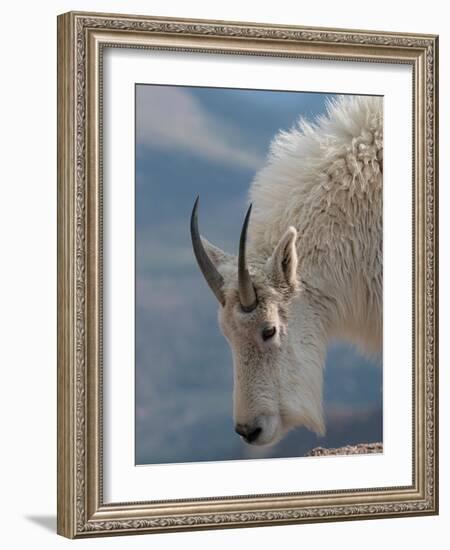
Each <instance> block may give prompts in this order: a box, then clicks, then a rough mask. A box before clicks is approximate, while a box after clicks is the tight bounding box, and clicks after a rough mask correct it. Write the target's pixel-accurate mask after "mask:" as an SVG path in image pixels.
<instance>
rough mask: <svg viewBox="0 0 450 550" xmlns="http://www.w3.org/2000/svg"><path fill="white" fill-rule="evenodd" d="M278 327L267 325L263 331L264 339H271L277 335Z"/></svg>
mask: <svg viewBox="0 0 450 550" xmlns="http://www.w3.org/2000/svg"><path fill="white" fill-rule="evenodd" d="M276 331H277V329H276V327H267V328H265V329H263V331H262V339H263V340H264V341H266V340H269V339H270V338H273V337H274V336H275V333H276Z"/></svg>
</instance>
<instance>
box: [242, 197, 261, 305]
mask: <svg viewBox="0 0 450 550" xmlns="http://www.w3.org/2000/svg"><path fill="white" fill-rule="evenodd" d="M251 211H252V205H250V206H249V208H248V210H247V214H246V216H245V219H244V225H243V226H242V230H241V238H240V240H239V260H238V282H239V301H240V302H241V307H242V309H243V310H244V311H245V312H247V313H248V312H250V311H253V310H254V309H255V308H256V306H257V305H258V299H257V297H256V292H255V288H254V286H253V283H252V279H251V277H250V273H249V272H248V269H247V260H246V257H245V246H246V242H247V227H248V222H249V220H250V213H251Z"/></svg>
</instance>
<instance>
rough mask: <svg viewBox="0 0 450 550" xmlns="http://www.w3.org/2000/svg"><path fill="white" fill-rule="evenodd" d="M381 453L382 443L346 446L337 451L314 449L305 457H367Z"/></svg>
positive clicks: (322, 448)
mask: <svg viewBox="0 0 450 550" xmlns="http://www.w3.org/2000/svg"><path fill="white" fill-rule="evenodd" d="M382 452H383V443H359V444H358V445H346V446H345V447H339V448H337V449H325V448H324V447H316V448H314V449H311V450H310V451H309V452H307V453H306V454H305V456H333V455H367V454H375V453H382Z"/></svg>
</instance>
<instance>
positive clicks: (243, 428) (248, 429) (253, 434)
mask: <svg viewBox="0 0 450 550" xmlns="http://www.w3.org/2000/svg"><path fill="white" fill-rule="evenodd" d="M234 429H235V431H236V433H238V434H239V435H242V437H243V438H244V439H245V441H247V443H251V442H252V441H255V440H256V439H257V438H258V436H259V434H260V433H261V432H262V428H260V427H259V426H251V425H249V424H236V426H235V428H234Z"/></svg>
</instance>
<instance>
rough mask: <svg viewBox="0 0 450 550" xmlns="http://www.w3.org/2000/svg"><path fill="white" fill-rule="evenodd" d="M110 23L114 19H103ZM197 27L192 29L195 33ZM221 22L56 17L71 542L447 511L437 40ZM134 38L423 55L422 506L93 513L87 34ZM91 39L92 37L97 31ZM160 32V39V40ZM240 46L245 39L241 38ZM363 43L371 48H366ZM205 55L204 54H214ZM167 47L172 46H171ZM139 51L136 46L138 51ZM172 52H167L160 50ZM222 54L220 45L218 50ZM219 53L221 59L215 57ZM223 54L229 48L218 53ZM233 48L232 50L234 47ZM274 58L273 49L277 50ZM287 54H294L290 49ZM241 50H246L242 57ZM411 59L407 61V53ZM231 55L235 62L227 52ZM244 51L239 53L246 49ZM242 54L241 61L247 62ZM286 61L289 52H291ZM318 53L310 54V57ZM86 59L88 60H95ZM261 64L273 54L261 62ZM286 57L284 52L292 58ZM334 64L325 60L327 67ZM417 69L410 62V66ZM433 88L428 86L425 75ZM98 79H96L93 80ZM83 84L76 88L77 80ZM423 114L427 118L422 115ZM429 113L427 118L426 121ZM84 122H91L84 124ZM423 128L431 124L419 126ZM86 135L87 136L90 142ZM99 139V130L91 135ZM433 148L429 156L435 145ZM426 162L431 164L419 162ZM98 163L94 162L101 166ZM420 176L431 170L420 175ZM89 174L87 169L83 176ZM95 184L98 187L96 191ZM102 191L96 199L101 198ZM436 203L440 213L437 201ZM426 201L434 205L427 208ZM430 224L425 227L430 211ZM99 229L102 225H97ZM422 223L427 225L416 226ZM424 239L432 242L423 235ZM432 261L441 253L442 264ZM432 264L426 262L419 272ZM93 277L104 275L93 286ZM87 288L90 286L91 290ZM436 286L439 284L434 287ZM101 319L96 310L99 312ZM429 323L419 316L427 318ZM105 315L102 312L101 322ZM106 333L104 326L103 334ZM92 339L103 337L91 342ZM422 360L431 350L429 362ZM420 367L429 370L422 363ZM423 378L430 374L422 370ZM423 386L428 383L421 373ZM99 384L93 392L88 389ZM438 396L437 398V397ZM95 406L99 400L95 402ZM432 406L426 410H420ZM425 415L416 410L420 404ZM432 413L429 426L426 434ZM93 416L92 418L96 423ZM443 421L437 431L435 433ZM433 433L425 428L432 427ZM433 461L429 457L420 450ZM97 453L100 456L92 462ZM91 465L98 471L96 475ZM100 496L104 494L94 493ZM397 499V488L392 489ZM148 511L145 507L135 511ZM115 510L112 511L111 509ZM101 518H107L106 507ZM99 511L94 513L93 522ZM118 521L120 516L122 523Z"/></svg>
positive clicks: (61, 512) (61, 399)
mask: <svg viewBox="0 0 450 550" xmlns="http://www.w3.org/2000/svg"><path fill="white" fill-rule="evenodd" d="M104 18H106V19H104ZM187 22H189V24H187ZM217 23H218V22H213V21H207V20H191V19H190V20H182V19H173V18H154V17H145V16H124V15H121V14H120V15H119V14H115V15H114V14H109V15H108V14H96V13H86V12H81V13H80V12H70V13H66V14H63V15H60V16H59V17H58V522H57V531H58V533H59V534H61V535H63V536H65V537H68V538H85V537H89V536H104V535H121V534H135V533H139V532H141V533H143V532H161V531H181V530H183V531H184V530H191V529H196V530H199V529H217V528H231V527H251V526H256V525H271V524H278V525H281V524H287V523H310V522H316V521H342V520H348V519H353V520H356V519H375V518H381V517H395V516H398V515H400V516H414V515H425V514H436V513H437V510H438V502H437V498H438V494H437V482H438V478H437V474H438V472H437V464H438V456H437V405H438V403H437V383H438V381H437V354H438V349H437V336H438V334H437V316H438V312H437V283H438V281H437V242H438V241H437V237H438V235H437V185H438V183H437V182H438V180H437V165H436V160H437V138H438V136H437V131H438V127H437V115H438V110H437V109H438V105H437V99H438V98H437V95H438V90H437V78H438V73H437V71H438V67H437V63H438V58H437V47H438V40H437V36H431V35H428V36H427V35H417V36H415V35H407V34H406V33H402V34H395V33H378V32H377V31H356V30H355V31H354V30H345V29H336V30H332V29H314V30H312V29H311V30H308V29H307V28H303V27H285V26H279V27H278V26H276V25H266V24H259V23H253V24H252V23H238V22H223V24H221V25H218V24H217ZM126 29H127V30H129V31H131V32H132V33H133V34H134V33H136V34H137V33H139V32H140V31H144V33H143V36H144V35H145V34H147V33H148V32H150V33H151V34H152V35H153V36H160V37H161V36H166V37H170V38H172V37H175V36H182V35H184V34H186V36H189V37H190V39H192V40H194V39H195V42H198V43H200V39H203V37H205V39H206V37H207V36H211V35H212V36H213V37H216V36H217V37H221V40H222V39H223V40H226V39H228V38H230V39H231V38H233V40H238V41H240V40H241V39H243V42H242V44H245V42H246V41H252V42H253V41H255V43H256V41H257V40H258V41H260V40H261V41H263V40H266V41H267V40H269V42H270V43H275V42H279V44H280V45H281V44H282V43H285V44H287V43H291V44H292V43H294V44H295V43H302V44H303V46H304V45H305V44H310V43H314V44H315V43H319V42H320V44H321V45H322V47H323V45H324V44H331V43H332V44H333V46H336V44H339V43H344V44H349V45H351V46H352V47H353V48H355V49H356V48H358V47H359V46H361V44H363V46H364V47H368V55H370V56H372V57H373V60H375V61H376V60H377V59H378V60H381V55H378V56H377V55H375V53H376V54H381V52H382V51H384V49H385V47H388V48H389V49H390V50H395V51H397V52H398V56H397V58H398V59H399V62H403V61H400V57H401V56H402V55H406V53H408V52H414V57H416V58H417V56H420V55H422V56H423V55H424V54H425V52H427V54H426V59H427V61H428V63H426V64H425V65H422V66H421V69H422V70H423V74H422V75H421V77H422V81H421V86H420V93H419V97H421V98H423V101H424V102H425V108H424V106H423V105H422V106H421V110H420V113H421V116H423V117H424V118H426V124H420V125H419V126H420V130H419V128H417V131H420V133H421V135H422V137H421V138H420V140H422V139H424V140H425V147H423V151H422V154H423V160H424V161H425V159H426V161H428V165H427V168H428V170H427V174H426V175H427V178H426V189H425V188H424V187H425V186H424V185H423V183H424V182H425V178H423V176H421V182H423V183H422V190H421V192H422V193H423V194H424V197H426V200H428V207H426V205H425V204H423V206H422V208H421V216H420V217H419V218H420V219H421V220H422V222H421V223H422V224H424V225H423V226H422V225H421V226H420V227H423V229H424V231H423V233H425V231H426V229H427V228H428V229H429V233H428V238H427V242H426V246H425V247H423V246H422V250H423V252H424V253H425V255H426V256H427V273H426V275H425V273H424V270H422V269H420V270H419V271H421V272H422V273H423V275H421V277H422V276H423V277H424V279H426V277H427V276H428V277H429V279H428V281H429V282H430V280H431V282H430V284H428V285H426V286H425V288H424V290H428V297H427V305H428V308H424V309H426V310H427V320H425V321H424V322H425V325H426V327H427V329H428V331H429V332H428V333H427V334H426V335H424V338H425V343H426V344H427V346H428V354H427V355H426V357H427V359H428V363H427V365H426V367H427V369H428V370H427V376H428V378H427V379H428V389H429V391H430V392H431V393H432V394H433V395H434V396H435V398H434V399H433V400H432V401H431V402H429V400H428V398H427V397H426V396H427V395H428V391H427V392H426V394H424V392H422V394H424V395H422V396H421V398H422V399H423V401H422V409H421V418H420V425H421V428H422V429H423V430H424V432H423V433H422V436H421V437H423V438H425V440H426V443H427V445H431V448H428V447H427V451H426V457H423V458H424V459H423V460H422V461H421V462H422V467H421V468H420V471H419V479H422V484H424V485H423V486H422V489H425V490H426V491H427V490H428V493H427V494H426V495H424V494H423V492H419V494H417V495H416V496H415V497H413V498H415V499H416V498H418V499H419V500H415V501H411V500H407V501H405V502H401V501H399V500H391V499H387V500H386V502H379V503H372V504H371V503H368V504H364V503H361V502H357V503H353V504H343V503H340V504H333V505H330V506H323V505H320V506H319V505H317V506H316V507H315V508H309V509H305V510H302V509H301V507H300V508H295V509H292V510H288V509H282V510H273V511H270V510H268V511H261V510H258V509H252V508H249V509H248V511H247V510H245V511H237V512H236V513H234V512H233V511H231V512H225V511H223V512H219V513H217V514H216V513H214V512H213V511H211V512H207V513H202V512H201V511H197V512H195V513H186V514H184V515H179V514H177V513H170V512H169V513H168V515H167V513H164V514H163V515H157V516H156V517H150V516H148V515H147V509H146V507H145V504H147V503H141V504H142V506H141V507H138V510H137V511H136V512H137V513H135V514H133V517H129V516H128V515H127V514H125V515H123V514H124V511H125V510H122V509H120V508H119V509H118V510H116V511H117V512H118V514H117V515H116V514H113V516H111V517H110V516H109V515H108V512H109V511H110V510H109V509H107V510H105V511H106V512H107V513H106V516H105V517H103V518H96V517H95V516H96V513H95V509H96V507H97V506H98V505H99V504H101V502H98V498H100V501H101V486H97V485H96V477H97V476H98V475H100V476H101V465H100V464H98V463H97V462H96V460H98V459H100V458H101V457H99V456H98V454H96V451H95V452H94V450H93V441H92V440H93V439H94V443H95V445H98V444H99V442H98V441H97V437H98V435H99V434H98V433H96V429H99V428H100V426H98V425H97V424H96V422H97V421H96V420H95V419H93V418H92V414H91V413H92V407H93V406H94V408H95V407H96V406H98V404H99V402H98V401H97V400H96V399H95V400H94V399H93V397H92V396H93V395H94V396H95V391H96V390H95V388H93V387H92V381H93V379H96V377H97V375H98V372H99V371H97V370H96V368H95V369H94V368H93V367H92V363H90V361H92V360H93V358H94V357H96V351H97V350H96V344H95V342H94V344H95V345H94V346H93V345H92V344H93V341H92V340H91V339H92V337H93V336H95V335H94V333H95V329H96V324H95V322H94V325H93V324H92V320H91V321H90V320H89V315H90V314H92V313H93V311H92V308H91V307H90V306H89V304H90V303H91V301H92V300H93V299H94V298H95V297H96V296H97V294H96V292H94V294H92V288H93V287H92V284H94V286H95V281H94V282H93V279H92V273H93V271H92V270H94V271H95V267H93V264H92V262H93V258H94V257H97V256H96V254H95V252H98V250H97V249H96V248H95V247H94V248H92V243H93V242H94V241H95V242H97V241H96V237H97V236H98V235H97V233H96V230H97V228H94V227H92V225H91V224H92V216H93V214H94V212H95V211H96V208H97V206H98V205H97V201H96V200H93V199H95V192H96V190H95V189H93V188H91V185H92V183H93V181H92V179H90V178H93V179H94V180H96V179H97V176H96V175H94V176H93V175H92V174H91V168H92V160H93V159H91V160H90V161H87V159H88V158H89V154H91V153H92V151H90V148H91V146H92V145H93V142H92V133H89V132H88V131H87V130H89V128H90V129H91V130H92V127H91V125H90V123H89V114H90V113H91V111H89V112H88V113H86V107H87V103H89V102H86V97H87V94H89V89H88V88H87V87H86V84H89V82H91V83H92V78H91V80H89V74H90V73H89V71H87V70H86V63H89V59H88V58H89V51H87V43H86V40H87V35H88V34H89V32H90V31H93V32H95V31H96V30H102V31H103V30H109V31H111V32H113V33H117V34H118V33H120V32H123V31H124V30H126ZM88 31H89V32H88ZM153 33H155V34H153ZM236 37H237V38H236ZM361 41H362V42H361ZM207 43H208V41H206V46H205V49H203V48H199V47H198V44H197V46H196V47H195V49H198V51H206V50H207ZM169 46H170V44H169ZM136 47H139V45H138V46H136ZM160 47H161V48H162V49H164V48H165V47H166V45H165V44H162V45H161V44H160ZM216 47H217V46H216ZM216 47H214V48H213V49H214V50H215V49H216ZM184 48H185V46H183V45H181V46H180V44H178V46H174V47H173V49H175V50H176V49H178V50H181V51H183V50H184ZM219 48H220V46H219ZM225 49H228V48H225ZM270 49H271V48H270ZM288 49H289V48H288ZM239 50H240V48H239ZM405 52H406V53H405ZM223 53H228V52H223ZM238 53H241V52H240V51H239V52H238ZM242 53H243V52H242ZM286 53H287V54H288V53H289V52H288V51H287V50H286ZM309 53H310V50H308V55H309ZM87 54H88V55H87ZM263 55H264V54H263ZM283 55H284V54H283ZM324 58H326V56H325V57H324ZM408 59H410V60H412V57H409V55H408ZM424 76H425V80H426V81H427V84H428V85H427V87H426V90H425V87H424V86H423V84H424V82H423V77H424ZM91 77H92V74H91ZM74 79H75V82H74ZM425 112H426V113H425ZM425 114H426V116H425ZM86 115H88V119H87V120H86ZM422 122H423V121H422ZM87 134H89V135H87ZM94 134H95V132H94ZM427 146H428V147H427ZM421 158H422V156H421ZM94 164H95V163H94ZM421 166H422V168H421V170H420V172H422V173H423V172H424V171H425V167H424V166H423V165H421ZM86 168H87V169H86ZM88 180H89V181H88ZM92 193H94V195H93V194H92ZM433 201H434V203H433ZM423 202H424V203H425V201H423ZM425 211H426V213H427V214H428V218H427V217H425V219H424V215H423V214H424V212H425ZM94 219H95V216H94ZM418 221H419V220H418ZM424 237H425V236H424ZM433 254H434V255H433ZM422 265H423V264H422ZM94 279H95V277H94ZM89 281H91V282H90V283H89ZM433 283H434V286H433ZM94 310H95V308H94ZM423 311H424V310H422V314H421V317H422V315H423ZM97 313H98V312H97ZM97 328H98V327H97ZM94 339H95V338H94ZM421 353H422V355H423V352H421ZM420 364H422V363H420ZM424 369H425V365H424ZM423 375H424V376H425V373H423ZM90 383H91V384H90ZM433 391H434V392H435V393H433ZM94 401H95V402H94ZM423 404H426V405H427V407H428V408H427V411H424V410H423ZM417 405H418V406H419V403H417ZM426 414H427V420H428V422H427V423H426V424H425V422H424V420H425V416H426ZM87 415H90V417H89V418H88V417H87ZM433 421H434V423H433ZM425 426H427V429H425ZM421 449H422V451H423V452H424V453H425V449H423V448H422V447H421ZM93 452H94V454H92V453H93ZM92 461H93V462H94V465H96V468H95V472H93V471H92ZM94 489H95V491H96V495H94V494H93V493H92V491H93V490H94ZM393 489H394V488H393ZM136 504H139V503H136ZM107 508H108V507H107ZM98 511H101V510H100V509H99V510H98ZM93 512H94V513H93ZM114 515H115V516H116V517H114Z"/></svg>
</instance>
